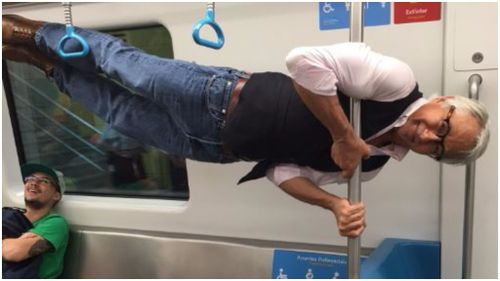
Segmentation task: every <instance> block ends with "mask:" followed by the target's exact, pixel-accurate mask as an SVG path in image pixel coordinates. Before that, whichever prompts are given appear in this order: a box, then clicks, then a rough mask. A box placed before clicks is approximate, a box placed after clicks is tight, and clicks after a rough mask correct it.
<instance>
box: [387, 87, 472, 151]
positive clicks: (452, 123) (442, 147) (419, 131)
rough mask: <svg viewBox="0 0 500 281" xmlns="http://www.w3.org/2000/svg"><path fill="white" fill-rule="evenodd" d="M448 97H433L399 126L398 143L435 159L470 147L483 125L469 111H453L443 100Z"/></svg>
mask: <svg viewBox="0 0 500 281" xmlns="http://www.w3.org/2000/svg"><path fill="white" fill-rule="evenodd" d="M446 98H447V97H439V98H436V99H433V100H431V101H430V102H429V103H427V104H425V105H423V106H422V107H420V108H419V109H418V110H417V111H415V112H414V113H413V114H411V115H410V116H409V117H408V120H407V122H406V123H405V124H404V125H403V126H401V127H399V128H397V129H396V131H395V138H396V143H399V144H401V145H403V146H405V147H408V148H409V149H411V150H413V151H414V152H416V153H419V154H425V155H429V156H431V157H433V158H436V157H438V156H440V155H441V154H442V155H444V156H448V155H454V154H457V153H458V152H461V151H467V150H469V149H471V148H472V147H473V146H474V144H475V142H476V137H477V135H478V134H479V133H480V131H481V126H480V124H479V122H478V121H477V119H476V118H475V117H474V116H472V115H471V114H470V113H468V112H464V111H460V110H452V108H451V106H449V105H447V104H446V103H445V102H444V101H445V100H446ZM447 117H449V122H448V124H446V123H447V122H446V121H445V120H446V119H447ZM441 152H442V153H441Z"/></svg>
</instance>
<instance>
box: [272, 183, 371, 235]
mask: <svg viewBox="0 0 500 281" xmlns="http://www.w3.org/2000/svg"><path fill="white" fill-rule="evenodd" d="M279 187H280V188H281V189H283V190H284V191H285V192H286V193H288V194H290V195H291V196H293V197H294V198H296V199H298V200H300V201H302V202H306V203H309V204H313V205H317V206H320V207H323V208H325V209H328V210H330V211H332V212H333V213H334V215H335V218H336V220H337V226H338V229H339V233H340V235H342V236H347V237H357V236H359V235H361V233H363V231H364V229H365V227H366V225H365V207H364V204H363V203H357V204H353V205H351V204H350V203H349V201H348V200H347V199H345V198H340V197H338V196H336V195H333V194H331V193H328V192H326V191H325V190H323V189H321V188H319V187H318V186H317V185H315V184H314V183H313V182H312V181H310V180H309V179H307V178H305V177H295V178H292V179H289V180H286V181H284V182H283V183H281V184H280V185H279Z"/></svg>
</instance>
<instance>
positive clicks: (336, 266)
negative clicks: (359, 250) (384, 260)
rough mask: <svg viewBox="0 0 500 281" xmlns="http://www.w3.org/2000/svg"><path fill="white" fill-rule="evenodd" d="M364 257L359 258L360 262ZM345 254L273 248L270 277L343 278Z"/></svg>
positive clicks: (344, 275) (345, 265)
mask: <svg viewBox="0 0 500 281" xmlns="http://www.w3.org/2000/svg"><path fill="white" fill-rule="evenodd" d="M365 259H366V257H362V258H361V263H363V261H364V260H365ZM347 277H348V276H347V256H345V255H333V254H323V253H315V252H298V251H289V250H280V249H276V250H274V255H273V273H272V276H271V278H272V279H345V278H347Z"/></svg>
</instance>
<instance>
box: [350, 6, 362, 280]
mask: <svg viewBox="0 0 500 281" xmlns="http://www.w3.org/2000/svg"><path fill="white" fill-rule="evenodd" d="M350 23H351V25H350V30H349V41H351V42H363V2H351V9H350ZM360 115H361V104H360V101H359V100H355V99H351V124H352V126H353V129H354V132H355V133H356V135H357V136H360V135H361V116H360ZM348 189H349V191H348V197H349V201H350V202H351V204H354V203H358V202H360V201H361V164H359V165H358V167H356V170H355V171H354V174H353V176H352V178H351V179H350V180H349V186H348ZM347 248H348V249H347V271H348V273H349V278H350V279H359V272H360V252H361V239H360V237H356V238H348V241H347Z"/></svg>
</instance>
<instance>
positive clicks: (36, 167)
mask: <svg viewBox="0 0 500 281" xmlns="http://www.w3.org/2000/svg"><path fill="white" fill-rule="evenodd" d="M34 173H44V174H46V175H49V176H50V177H51V178H52V179H53V180H54V181H55V183H56V188H57V191H58V192H59V193H61V195H62V191H61V182H60V181H59V176H58V175H57V173H56V171H55V170H53V169H51V168H49V167H47V166H44V165H42V164H36V163H27V164H24V165H22V166H21V174H22V176H23V179H24V178H26V177H29V176H31V175H33V174H34Z"/></svg>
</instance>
